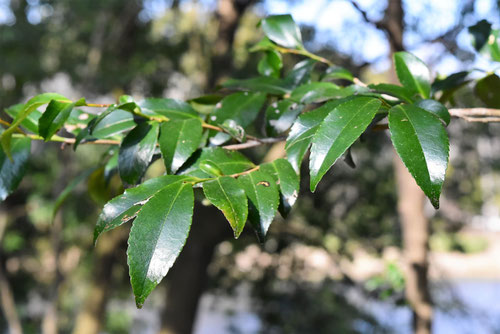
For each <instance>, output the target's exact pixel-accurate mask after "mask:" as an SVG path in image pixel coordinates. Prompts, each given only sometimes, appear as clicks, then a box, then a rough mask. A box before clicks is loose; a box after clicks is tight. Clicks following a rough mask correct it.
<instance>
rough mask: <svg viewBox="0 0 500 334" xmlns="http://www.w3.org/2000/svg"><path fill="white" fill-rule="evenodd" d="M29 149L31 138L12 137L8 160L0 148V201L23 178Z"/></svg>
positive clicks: (14, 188)
mask: <svg viewBox="0 0 500 334" xmlns="http://www.w3.org/2000/svg"><path fill="white" fill-rule="evenodd" d="M30 149H31V139H29V138H14V139H12V142H11V151H10V152H11V156H12V160H10V159H9V158H8V157H7V155H6V154H5V152H3V151H2V150H0V201H3V200H4V199H5V198H7V196H9V195H10V194H11V193H12V192H13V191H14V190H16V188H17V186H18V185H19V183H20V182H21V180H22V179H23V176H24V174H25V173H26V167H27V163H28V158H29V155H30Z"/></svg>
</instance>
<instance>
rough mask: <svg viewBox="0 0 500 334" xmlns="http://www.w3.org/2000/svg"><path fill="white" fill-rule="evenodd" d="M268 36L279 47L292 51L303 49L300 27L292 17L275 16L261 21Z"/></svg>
mask: <svg viewBox="0 0 500 334" xmlns="http://www.w3.org/2000/svg"><path fill="white" fill-rule="evenodd" d="M261 25H262V30H264V33H265V34H266V36H267V37H268V38H269V39H270V40H271V41H273V42H275V43H276V44H278V45H281V46H284V47H285V48H290V49H303V48H304V47H303V45H302V36H301V35H300V30H299V27H298V26H297V25H296V24H295V22H294V21H293V18H292V16H291V15H273V16H269V17H267V18H265V19H262V21H261Z"/></svg>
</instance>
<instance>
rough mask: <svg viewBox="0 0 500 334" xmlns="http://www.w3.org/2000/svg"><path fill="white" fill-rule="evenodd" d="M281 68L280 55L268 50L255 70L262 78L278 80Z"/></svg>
mask: <svg viewBox="0 0 500 334" xmlns="http://www.w3.org/2000/svg"><path fill="white" fill-rule="evenodd" d="M282 67H283V62H282V61H281V54H280V53H279V52H277V51H274V50H269V51H266V53H265V55H264V57H263V58H262V59H261V60H260V61H259V64H258V66H257V70H258V71H259V73H260V74H261V75H263V76H266V77H275V78H279V76H280V70H281V68H282Z"/></svg>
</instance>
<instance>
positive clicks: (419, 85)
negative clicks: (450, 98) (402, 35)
mask: <svg viewBox="0 0 500 334" xmlns="http://www.w3.org/2000/svg"><path fill="white" fill-rule="evenodd" d="M394 65H395V67H396V74H397V75H398V78H399V82H401V84H402V85H403V86H404V87H406V88H407V89H409V90H410V91H411V92H412V93H416V94H420V95H421V96H422V97H423V98H424V99H428V98H429V96H430V92H431V84H430V77H431V75H430V72H429V69H428V68H427V65H425V63H424V62H423V61H421V60H420V59H419V58H417V57H416V56H414V55H413V54H411V53H408V52H396V53H395V54H394Z"/></svg>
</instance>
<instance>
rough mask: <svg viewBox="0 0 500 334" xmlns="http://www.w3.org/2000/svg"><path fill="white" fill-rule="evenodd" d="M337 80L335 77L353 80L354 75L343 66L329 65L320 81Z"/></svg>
mask: <svg viewBox="0 0 500 334" xmlns="http://www.w3.org/2000/svg"><path fill="white" fill-rule="evenodd" d="M328 79H330V80H332V79H333V80H337V79H343V80H349V81H353V80H354V75H352V73H351V72H349V71H348V70H346V69H345V68H343V67H339V66H330V67H329V68H328V69H327V70H326V71H325V74H324V75H323V77H322V78H321V80H322V81H325V80H328Z"/></svg>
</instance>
